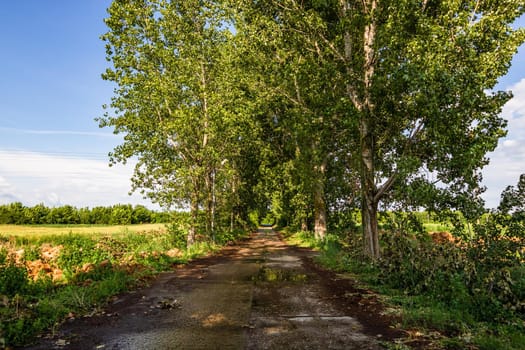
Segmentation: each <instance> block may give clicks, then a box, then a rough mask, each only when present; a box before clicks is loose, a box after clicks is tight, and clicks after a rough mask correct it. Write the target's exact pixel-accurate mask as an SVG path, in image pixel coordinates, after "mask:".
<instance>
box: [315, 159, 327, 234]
mask: <svg viewBox="0 0 525 350" xmlns="http://www.w3.org/2000/svg"><path fill="white" fill-rule="evenodd" d="M316 168H317V169H315V170H316V171H315V172H316V179H315V185H314V233H315V237H316V238H317V239H320V240H321V239H324V238H325V237H326V202H325V197H324V195H325V194H324V180H325V171H326V161H324V162H323V164H321V166H319V167H316Z"/></svg>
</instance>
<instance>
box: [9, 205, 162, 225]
mask: <svg viewBox="0 0 525 350" xmlns="http://www.w3.org/2000/svg"><path fill="white" fill-rule="evenodd" d="M168 221H169V215H167V214H166V213H162V212H155V211H152V210H149V209H147V208H146V207H144V206H142V205H136V206H134V207H133V206H132V205H130V204H127V205H124V204H118V205H114V206H111V207H94V208H91V209H90V208H80V209H79V208H75V207H72V206H70V205H65V206H61V207H54V208H48V207H46V206H44V205H43V204H37V205H35V206H33V207H26V206H24V205H22V203H19V202H17V203H11V204H5V205H0V224H16V225H74V224H85V225H88V224H91V225H93V224H98V225H100V224H105V225H114V224H115V225H117V224H118V225H130V224H145V223H162V222H168Z"/></svg>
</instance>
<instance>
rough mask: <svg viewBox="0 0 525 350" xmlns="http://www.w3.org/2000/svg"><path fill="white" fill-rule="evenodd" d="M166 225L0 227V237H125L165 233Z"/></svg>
mask: <svg viewBox="0 0 525 350" xmlns="http://www.w3.org/2000/svg"><path fill="white" fill-rule="evenodd" d="M165 230H166V224H141V225H0V237H6V236H18V237H24V238H27V239H38V238H44V237H46V236H57V235H65V234H78V235H87V236H104V235H125V234H128V233H137V232H147V231H165Z"/></svg>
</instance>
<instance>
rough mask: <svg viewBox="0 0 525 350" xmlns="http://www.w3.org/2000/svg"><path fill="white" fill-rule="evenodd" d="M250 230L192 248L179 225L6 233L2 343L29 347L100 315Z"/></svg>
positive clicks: (0, 279)
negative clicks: (118, 231)
mask: <svg viewBox="0 0 525 350" xmlns="http://www.w3.org/2000/svg"><path fill="white" fill-rule="evenodd" d="M243 234H244V232H242V231H235V232H233V233H230V232H227V233H219V234H217V236H216V240H211V239H209V240H205V241H201V242H198V243H196V244H194V245H193V246H191V247H190V248H189V249H185V248H184V247H183V245H182V244H181V243H180V238H181V236H180V234H179V233H178V232H174V231H173V230H168V231H151V232H141V233H127V234H123V235H108V236H103V237H99V236H97V237H89V236H86V235H80V234H68V235H56V236H46V237H45V238H33V239H19V238H14V237H11V238H10V237H0V348H4V347H9V346H22V345H25V344H27V343H29V342H31V340H32V339H34V337H35V336H36V335H37V334H39V333H41V332H43V331H46V330H48V331H49V330H51V331H53V330H54V329H55V328H56V327H58V326H59V325H60V324H61V323H62V322H63V321H64V320H65V319H66V318H68V317H72V316H73V315H74V316H75V317H78V316H79V315H84V314H87V313H91V314H92V313H93V312H96V310H97V309H98V308H100V307H101V306H103V305H104V304H105V303H106V302H107V301H108V300H109V299H110V298H111V297H112V296H114V295H116V294H119V293H121V292H124V291H127V290H130V289H131V288H135V287H137V286H140V285H143V284H144V283H147V281H148V280H149V279H150V278H151V276H153V275H154V274H156V273H158V272H160V271H166V270H169V269H171V268H172V267H173V265H174V264H181V263H185V262H187V261H189V260H191V259H193V258H195V257H198V256H202V255H205V254H208V253H210V252H213V251H216V250H218V249H219V248H220V247H221V245H224V244H227V243H229V242H232V241H234V240H236V239H238V238H239V237H241V236H242V235H243ZM177 247H178V248H177Z"/></svg>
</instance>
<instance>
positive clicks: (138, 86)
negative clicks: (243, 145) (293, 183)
mask: <svg viewBox="0 0 525 350" xmlns="http://www.w3.org/2000/svg"><path fill="white" fill-rule="evenodd" d="M108 12H109V17H108V18H107V19H106V24H107V26H108V28H109V31H108V33H106V34H105V35H104V36H103V40H104V41H106V47H107V58H108V60H109V61H110V62H112V64H113V67H112V68H109V69H108V70H107V71H106V73H105V74H104V75H103V78H104V79H106V80H109V81H113V82H115V83H116V84H117V88H116V89H115V97H114V98H113V99H112V103H111V107H112V108H113V109H114V111H115V115H112V116H110V115H109V113H107V114H106V115H105V116H104V117H103V118H101V119H100V120H99V121H100V126H101V127H113V128H114V130H115V132H116V133H124V134H125V137H124V143H123V144H122V145H120V146H118V147H116V148H115V150H114V152H113V153H112V154H111V161H112V162H125V161H126V160H127V159H129V158H131V157H137V158H138V163H137V166H136V167H135V173H134V176H133V179H132V181H133V189H134V190H136V189H139V188H140V189H141V190H142V192H143V193H144V194H146V195H148V196H149V197H150V198H151V199H152V200H154V201H156V202H158V203H160V204H162V205H164V206H167V207H170V206H177V207H179V208H187V207H189V209H190V212H191V217H192V219H191V225H190V229H189V231H188V238H187V243H188V245H191V244H193V243H194V241H195V237H196V227H197V220H198V212H199V210H200V208H201V207H203V208H204V209H205V211H206V213H207V215H206V218H207V220H206V228H207V231H208V232H209V233H210V232H211V231H213V230H214V229H215V215H216V213H215V212H216V208H215V206H216V203H217V201H216V195H217V181H218V180H222V179H223V177H224V176H226V175H225V174H226V172H222V173H221V170H224V169H225V168H226V167H225V166H224V165H227V164H226V163H227V160H228V157H229V155H230V151H232V148H228V147H234V146H236V145H237V144H236V143H235V142H232V137H233V136H234V135H232V133H231V130H235V128H229V126H232V124H235V123H237V122H238V121H236V120H233V119H232V116H231V113H230V111H229V110H228V108H226V106H227V104H228V101H230V100H228V96H230V95H231V92H229V91H227V90H226V89H225V88H227V87H228V86H230V85H231V84H229V83H228V82H227V80H228V79H230V78H231V77H230V76H229V75H228V74H227V72H228V69H227V64H228V61H227V60H226V59H227V58H228V55H229V52H228V48H227V47H226V46H225V44H226V43H228V42H229V41H228V38H229V37H231V32H230V30H229V29H228V26H227V20H228V19H227V17H226V16H225V12H224V10H223V8H222V7H221V6H220V4H218V3H216V2H213V1H197V0H188V1H164V0H134V1H120V0H115V1H114V2H113V3H112V4H111V6H110V8H109V10H108ZM230 164H231V162H230ZM226 182H227V181H226Z"/></svg>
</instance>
